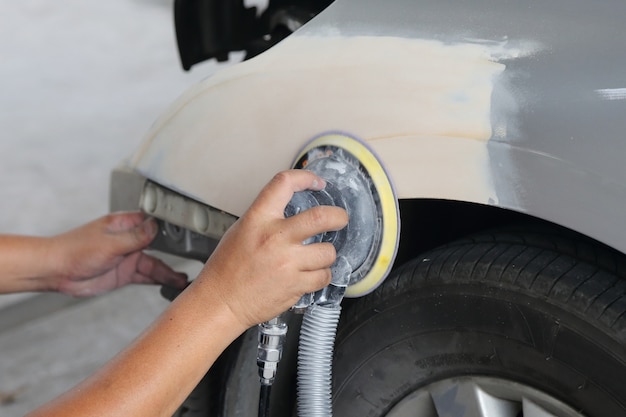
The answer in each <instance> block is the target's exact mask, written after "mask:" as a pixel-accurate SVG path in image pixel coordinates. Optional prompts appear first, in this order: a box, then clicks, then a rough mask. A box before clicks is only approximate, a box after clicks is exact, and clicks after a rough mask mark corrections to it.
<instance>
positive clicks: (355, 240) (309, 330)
mask: <svg viewBox="0 0 626 417" xmlns="http://www.w3.org/2000/svg"><path fill="white" fill-rule="evenodd" d="M293 167H294V168H296V169H305V170H309V171H311V172H313V173H315V174H317V175H318V176H319V177H321V178H323V179H324V180H325V181H326V187H325V188H324V190H321V191H310V190H309V191H302V192H298V193H295V194H294V196H293V198H292V199H291V201H290V202H289V204H288V205H287V207H286V208H285V217H289V216H293V215H296V214H298V213H300V212H302V211H305V210H308V209H310V208H313V207H316V206H320V205H332V206H337V207H341V208H343V209H345V210H346V211H347V213H348V216H349V221H348V225H347V226H346V227H345V228H343V229H342V230H339V231H331V232H326V233H323V234H320V235H317V236H313V237H311V238H310V239H308V240H307V241H305V242H303V243H305V244H308V243H314V242H330V243H332V244H333V246H334V247H335V250H336V252H337V260H336V261H335V263H334V264H333V265H332V267H331V270H332V281H331V284H330V285H329V286H328V287H326V288H324V289H322V290H320V291H317V292H316V293H311V294H305V295H304V296H303V297H302V298H301V299H300V301H299V302H298V303H297V304H296V305H295V306H294V310H295V311H296V312H300V313H304V317H303V322H302V328H301V332H300V343H299V351H298V415H299V416H300V417H309V416H310V417H318V416H320V417H321V416H323V417H331V416H332V408H331V394H332V393H331V384H330V380H331V376H330V375H331V365H332V352H333V346H334V337H335V332H336V325H337V323H338V321H339V315H340V312H341V306H340V304H341V301H342V299H343V297H344V296H346V297H360V296H363V295H366V294H368V293H370V292H372V291H374V289H376V287H378V285H380V284H381V283H382V282H383V280H384V279H385V278H386V276H387V274H388V273H389V271H390V269H391V267H392V264H393V261H394V259H395V256H396V252H397V248H398V240H399V234H400V216H399V210H398V199H397V198H396V194H395V191H394V188H393V186H392V184H391V181H390V180H389V177H388V175H387V173H386V171H385V169H384V168H383V166H382V164H381V163H380V161H379V160H378V158H377V157H376V156H375V155H374V153H373V152H372V151H371V150H370V149H369V148H368V147H367V146H366V145H365V143H363V142H361V141H359V140H358V139H356V138H354V137H352V136H349V135H346V134H342V133H330V134H325V135H321V136H318V137H316V138H314V139H313V140H311V141H310V142H309V143H308V144H307V145H306V146H305V147H304V148H303V149H302V150H301V151H300V152H299V154H298V156H297V157H296V160H295V162H294V164H293ZM286 333H287V325H286V323H285V322H284V320H283V319H282V317H281V316H279V317H277V318H275V319H273V320H271V321H268V322H265V323H262V324H260V325H259V345H258V356H257V363H258V366H259V376H260V379H261V392H260V397H259V416H260V417H264V416H268V415H269V389H270V387H271V385H272V383H273V381H274V377H275V376H276V370H277V365H278V361H280V358H281V356H282V346H283V342H284V339H285V336H286Z"/></svg>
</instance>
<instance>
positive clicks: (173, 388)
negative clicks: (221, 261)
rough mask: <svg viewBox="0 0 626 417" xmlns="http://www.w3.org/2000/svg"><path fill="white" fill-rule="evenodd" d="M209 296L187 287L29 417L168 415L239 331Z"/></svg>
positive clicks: (207, 288) (201, 287)
mask: <svg viewBox="0 0 626 417" xmlns="http://www.w3.org/2000/svg"><path fill="white" fill-rule="evenodd" d="M205 284H206V285H205ZM215 294H216V292H214V291H212V289H211V283H210V282H196V283H194V284H192V286H191V287H190V288H188V289H187V290H186V291H185V292H183V293H182V294H181V295H180V296H179V298H178V299H177V300H176V301H175V302H174V303H173V304H172V305H171V306H170V307H169V308H168V309H167V310H166V311H165V312H164V313H163V314H162V315H161V316H160V317H159V319H158V320H157V321H156V322H155V323H154V324H153V325H152V326H151V327H150V328H149V329H147V330H146V331H145V332H144V333H143V334H142V335H141V336H140V337H139V338H138V339H137V340H136V341H135V342H134V343H133V344H131V346H130V347H128V348H127V349H125V350H124V351H122V352H121V353H120V354H118V355H117V356H116V357H115V358H114V359H113V360H112V361H111V362H109V363H108V364H107V365H106V366H105V367H103V368H102V369H101V370H100V371H98V372H97V373H96V374H95V375H93V376H92V377H90V378H89V379H87V380H85V381H84V382H82V383H81V384H79V385H78V386H77V387H76V388H74V389H73V390H72V391H70V392H68V393H67V394H65V395H64V396H62V397H60V398H59V399H57V400H55V401H54V402H52V403H50V404H48V405H47V406H45V407H44V408H42V409H40V410H38V411H36V412H34V413H32V414H31V415H29V417H42V416H46V417H52V416H64V417H72V416H80V417H84V416H85V415H97V416H103V417H106V416H119V415H132V416H136V417H139V416H146V417H154V416H171V415H172V414H173V412H174V411H175V409H176V408H177V407H178V406H179V405H180V403H182V401H183V400H184V399H185V397H186V396H187V395H188V394H189V393H190V392H191V390H192V389H193V388H194V387H195V385H196V384H197V383H198V382H199V381H200V379H201V378H202V377H203V376H204V374H205V373H206V372H207V370H208V369H209V367H210V366H211V365H212V364H213V362H214V361H215V360H216V359H217V357H218V356H219V355H220V353H221V352H222V351H223V350H224V349H225V348H226V347H227V346H228V345H229V344H230V343H231V342H232V341H233V340H234V339H235V338H236V337H237V336H239V334H241V333H242V332H243V331H245V327H244V326H242V325H241V324H240V323H239V322H238V321H237V320H236V319H235V318H234V316H233V315H232V313H231V311H230V310H229V309H228V307H227V306H226V305H225V304H224V303H223V302H222V300H220V299H219V297H218V296H216V295H215Z"/></svg>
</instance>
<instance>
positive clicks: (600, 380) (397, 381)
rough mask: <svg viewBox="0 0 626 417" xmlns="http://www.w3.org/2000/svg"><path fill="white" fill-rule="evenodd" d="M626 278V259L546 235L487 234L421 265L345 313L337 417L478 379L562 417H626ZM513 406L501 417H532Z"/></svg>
mask: <svg viewBox="0 0 626 417" xmlns="http://www.w3.org/2000/svg"><path fill="white" fill-rule="evenodd" d="M623 270H624V269H623V266H622V264H621V255H620V254H616V253H613V252H611V251H610V250H606V249H604V248H600V247H599V246H598V245H593V244H588V243H586V242H585V241H582V240H580V239H569V238H563V237H562V236H560V235H556V234H555V235H552V234H550V233H544V232H541V233H539V232H537V233H535V232H532V233H529V232H526V231H524V232H500V233H496V234H483V235H478V236H476V237H474V238H472V239H465V240H462V241H458V242H455V243H453V244H450V245H447V246H445V247H442V248H439V249H436V250H433V251H431V252H429V253H427V254H425V255H423V256H420V257H418V258H416V259H414V260H413V261H411V262H409V263H408V264H406V265H405V266H403V267H402V268H400V269H399V270H398V271H396V272H395V273H394V274H393V275H392V276H391V277H390V278H388V279H387V281H386V282H385V283H384V284H383V285H382V286H381V287H380V288H379V289H378V290H376V291H375V292H374V293H373V294H371V295H369V296H367V297H364V298H362V299H358V300H356V301H354V302H352V303H347V304H346V306H345V308H344V315H343V316H342V319H341V323H340V328H339V331H338V335H337V344H336V360H335V364H334V375H333V378H334V413H335V415H337V416H342V417H350V416H355V417H357V416H358V417H365V416H385V415H387V414H388V413H390V412H392V411H393V410H394V407H399V406H398V404H399V403H401V401H403V400H405V401H406V398H407V397H409V396H411V395H412V396H413V397H415V396H416V395H417V394H420V393H426V394H428V391H429V389H430V388H429V387H433V386H436V383H437V381H440V383H441V381H456V382H458V381H463V380H465V381H467V380H468V379H469V380H470V381H471V380H472V379H474V381H476V383H477V384H478V385H480V384H482V382H484V381H485V380H489V381H491V382H494V381H495V383H496V384H498V383H500V382H501V383H502V384H503V385H507V384H508V385H507V386H508V387H509V388H511V387H513V388H515V387H522V388H520V389H521V390H522V391H523V392H522V394H524V395H530V396H532V395H534V394H533V393H535V392H536V393H538V394H537V398H538V399H536V400H534V401H535V402H538V403H541V401H543V400H541V399H540V398H539V396H545V397H547V398H548V399H550V401H552V402H551V403H550V401H548V403H549V404H545V405H543V407H545V409H544V411H546V412H547V411H548V410H552V411H550V412H552V413H554V414H553V415H555V416H570V415H584V416H589V417H606V416H610V417H612V416H622V415H626V383H625V381H626V349H625V348H624V346H625V344H626V314H625V313H626V296H625V295H624V290H625V288H626V285H625V281H624V280H623V279H622V278H621V275H622V271H623ZM451 384H452V385H450V386H453V385H454V382H452V383H451ZM420 395H421V394H420ZM495 395H496V397H497V394H495ZM503 395H504V394H503ZM505 396H506V395H505ZM448 399H450V398H448ZM504 400H506V398H503V401H504ZM508 400H510V401H509V402H510V403H511V407H512V408H511V409H510V410H512V411H511V412H510V414H506V413H504V414H498V415H502V416H509V415H511V416H523V415H524V414H523V413H524V411H523V410H522V403H521V401H520V402H519V404H517V403H515V400H513V399H511V398H509V399H508ZM433 401H434V400H433ZM452 401H454V398H452ZM555 404H556V407H554V406H555ZM559 404H560V405H562V407H559ZM565 404H566V405H569V406H570V407H571V410H573V411H571V410H570V411H566V410H565V408H566V407H565ZM448 405H450V404H448ZM453 405H454V404H453ZM525 406H526V405H524V407H525ZM550 407H552V408H550ZM555 408H556V410H557V411H554V409H555ZM559 408H561V411H558V410H559ZM396 410H397V408H396ZM578 413H580V414H578ZM392 414H393V413H392ZM531 414H532V413H531V412H527V413H526V417H531ZM393 415H405V414H402V413H399V412H396V413H395V414H393ZM406 415H419V414H418V413H416V414H406ZM428 415H429V416H443V415H446V416H447V415H454V416H455V417H461V416H476V415H478V416H482V415H483V414H480V413H479V414H472V412H470V411H467V410H466V412H465V413H464V412H463V411H462V409H461V411H459V410H457V411H456V413H455V412H450V414H446V413H444V412H443V411H442V410H441V408H440V406H439V404H437V401H434V405H433V410H432V411H431V414H428ZM485 415H486V414H485ZM489 415H492V414H489ZM532 415H552V414H540V413H537V414H532Z"/></svg>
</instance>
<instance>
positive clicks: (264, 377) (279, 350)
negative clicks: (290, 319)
mask: <svg viewBox="0 0 626 417" xmlns="http://www.w3.org/2000/svg"><path fill="white" fill-rule="evenodd" d="M258 329H259V340H258V342H259V343H258V346H257V361H256V363H257V365H258V367H259V377H260V380H261V384H262V385H272V384H273V383H274V378H276V372H277V370H278V362H280V360H281V358H282V356H283V345H284V344H285V338H286V337H287V323H285V320H284V319H283V317H282V315H281V316H278V317H275V318H273V319H272V320H269V321H266V322H264V323H261V324H259V326H258Z"/></svg>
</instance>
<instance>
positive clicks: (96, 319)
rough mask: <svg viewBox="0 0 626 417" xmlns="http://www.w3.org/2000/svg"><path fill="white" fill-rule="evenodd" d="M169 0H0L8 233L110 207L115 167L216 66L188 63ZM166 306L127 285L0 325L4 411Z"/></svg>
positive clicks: (84, 369) (75, 377) (73, 371)
mask: <svg viewBox="0 0 626 417" xmlns="http://www.w3.org/2000/svg"><path fill="white" fill-rule="evenodd" d="M171 1H172V0H0V202H1V203H0V233H20V234H36V235H49V234H54V233H58V232H61V231H65V230H67V229H69V228H71V227H74V226H78V225H79V224H81V223H84V222H86V221H88V220H91V219H93V218H96V217H98V216H100V215H102V214H105V213H106V212H107V209H108V181H109V172H110V171H111V169H112V168H113V167H114V166H115V165H116V164H117V163H118V162H119V161H120V160H121V159H122V158H124V157H126V156H128V155H130V154H131V153H132V152H133V150H134V149H135V147H136V146H137V144H138V143H139V141H140V140H141V137H142V135H143V134H144V132H145V131H146V130H147V128H148V127H149V126H150V124H151V123H152V122H153V121H154V120H155V119H156V118H157V117H158V116H159V114H160V113H161V112H162V111H163V110H164V109H165V108H166V107H167V106H168V104H169V103H170V102H172V101H173V100H174V99H175V98H176V97H177V96H179V95H180V94H181V93H182V92H183V91H184V90H185V89H186V88H187V87H188V86H190V85H191V84H193V83H194V82H195V81H197V80H199V79H201V78H204V77H205V76H207V75H209V74H210V73H211V72H213V71H214V70H215V69H216V65H215V64H213V63H208V64H202V65H200V66H197V67H194V70H193V71H192V72H191V73H185V72H183V70H182V69H181V68H180V65H179V61H178V55H177V50H176V46H175V38H174V31H173V24H172V20H173V19H172V12H171ZM195 268H196V269H197V265H195ZM19 300H20V298H19V297H18V298H11V297H10V296H1V297H0V309H1V308H2V307H3V306H6V305H7V304H10V302H18V301H19ZM7 301H9V303H7ZM30 302H32V301H30ZM166 305H167V303H166V302H165V301H164V300H163V299H162V298H161V297H160V295H159V294H158V288H156V287H149V288H148V287H140V286H137V287H128V288H125V289H123V290H120V291H117V292H114V293H111V294H108V295H106V296H102V297H99V298H96V299H93V300H91V301H87V302H85V303H82V304H79V305H76V306H73V307H70V308H66V309H64V310H61V311H59V312H56V313H54V314H50V315H48V316H45V317H41V318H40V319H37V320H34V321H32V322H29V323H27V324H24V325H20V326H19V327H16V328H12V329H9V330H6V331H4V332H0V416H2V417H19V416H22V415H24V414H25V413H26V412H27V411H28V410H32V409H33V408H35V407H36V406H38V405H39V404H42V403H44V402H46V401H49V400H50V399H52V398H53V397H55V396H56V395H58V394H59V393H61V392H63V391H65V390H67V389H68V388H70V387H71V386H73V385H74V384H76V383H77V382H79V381H80V380H81V379H83V378H84V377H86V376H87V375H89V374H91V373H92V372H93V371H94V370H95V369H97V368H98V367H99V366H100V365H101V364H102V363H103V362H105V361H106V360H108V359H109V358H110V357H112V356H113V355H114V354H115V353H116V352H117V351H119V350H120V349H121V348H122V347H123V346H125V345H126V344H128V343H129V342H130V341H131V340H132V339H133V338H134V337H135V336H136V335H138V334H139V333H140V332H141V330H142V329H143V328H145V327H146V326H147V325H148V324H149V323H150V322H151V321H152V320H153V319H154V318H155V317H156V316H157V315H158V314H159V313H160V311H162V309H163V308H164V307H165V306H166ZM1 311H2V310H0V313H1ZM155 365H157V364H155Z"/></svg>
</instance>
